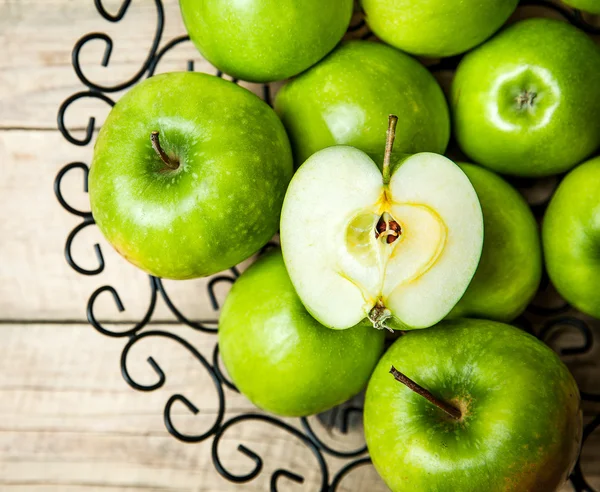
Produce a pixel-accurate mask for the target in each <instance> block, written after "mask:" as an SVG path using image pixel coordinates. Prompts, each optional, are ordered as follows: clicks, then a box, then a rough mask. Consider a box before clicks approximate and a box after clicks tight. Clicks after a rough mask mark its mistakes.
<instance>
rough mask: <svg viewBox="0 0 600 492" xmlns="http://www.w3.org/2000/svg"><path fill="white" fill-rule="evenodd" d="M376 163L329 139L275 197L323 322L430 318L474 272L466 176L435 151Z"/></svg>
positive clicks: (383, 323) (286, 252) (286, 248)
mask: <svg viewBox="0 0 600 492" xmlns="http://www.w3.org/2000/svg"><path fill="white" fill-rule="evenodd" d="M393 118H394V117H390V130H389V131H388V141H387V145H386V157H385V161H384V165H383V172H382V171H380V169H379V168H378V167H377V165H376V164H375V162H374V161H373V160H372V159H371V158H370V157H369V156H368V155H367V154H365V153H364V152H362V151H360V150H358V149H355V148H353V147H347V146H336V147H329V148H327V149H324V150H321V151H319V152H317V153H315V154H314V155H313V156H311V157H310V158H309V159H308V160H307V161H306V162H305V163H304V164H302V166H300V168H299V169H298V171H297V172H296V174H295V176H294V177H293V178H292V181H291V183H290V186H289V188H288V190H287V194H286V197H285V200H284V204H283V210H282V214H281V245H282V249H283V256H284V260H285V264H286V267H287V269H288V272H289V275H290V278H291V280H292V283H293V284H294V287H295V289H296V291H297V293H298V295H299V297H300V299H301V300H302V302H303V303H304V305H305V306H306V308H307V310H308V311H309V312H310V313H311V314H312V315H313V316H314V317H315V318H316V319H317V320H318V321H319V322H321V323H322V324H324V325H325V326H328V327H330V328H335V329H345V328H350V327H352V326H355V325H356V324H357V323H359V322H360V321H361V320H363V319H364V318H369V320H370V321H371V322H372V323H373V326H375V327H376V328H379V329H381V328H387V329H390V330H394V329H403V330H407V329H414V328H426V327H429V326H432V325H434V324H435V323H437V322H438V321H440V320H441V319H443V318H444V317H445V316H446V314H448V313H449V312H450V310H451V309H452V308H453V307H454V305H455V304H456V303H457V302H458V301H459V300H460V298H461V297H462V295H463V294H464V292H465V290H466V289H467V287H468V285H469V282H470V281H471V278H472V277H473V275H474V273H475V270H476V268H477V265H478V263H479V258H480V256H481V250H482V246H483V216H482V213H481V207H480V205H479V200H478V198H477V194H476V193H475V190H474V189H473V186H472V185H471V183H470V182H469V179H468V178H467V177H466V176H465V174H464V173H463V172H462V170H461V169H460V168H459V167H458V166H457V165H456V164H454V163H453V162H452V161H450V160H449V159H447V158H446V157H443V156H441V155H438V154H432V153H419V154H414V155H411V156H407V157H404V158H403V159H402V160H400V161H399V162H398V163H397V164H396V165H395V166H394V168H393V170H390V156H391V151H392V145H393V138H394V128H395V121H394V120H393Z"/></svg>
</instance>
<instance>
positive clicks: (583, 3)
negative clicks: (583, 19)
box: [563, 0, 600, 14]
mask: <svg viewBox="0 0 600 492" xmlns="http://www.w3.org/2000/svg"><path fill="white" fill-rule="evenodd" d="M563 2H564V3H566V4H567V5H570V6H571V7H574V8H576V9H579V10H583V11H584V12H589V13H590V14H600V1H598V0H563Z"/></svg>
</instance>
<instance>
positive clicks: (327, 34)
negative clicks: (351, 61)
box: [179, 0, 354, 82]
mask: <svg viewBox="0 0 600 492" xmlns="http://www.w3.org/2000/svg"><path fill="white" fill-rule="evenodd" d="M179 5H180V7H181V13H182V16H183V21H184V23H185V27H186V29H187V31H188V33H189V35H190V38H191V40H192V41H193V42H194V44H195V45H196V48H197V49H198V51H200V53H201V54H202V56H204V58H206V59H207V60H208V61H209V62H211V63H212V64H213V65H214V66H215V67H217V68H219V69H220V70H222V71H223V72H225V73H227V74H229V75H231V76H233V77H236V78H238V79H242V80H249V81H252V82H273V81H275V80H283V79H287V78H289V77H291V76H293V75H296V74H298V73H300V72H302V71H304V70H306V69H307V68H309V67H310V66H312V65H314V64H315V63H317V62H318V61H319V60H320V59H321V58H323V57H324V56H325V55H326V54H327V53H329V52H330V51H331V50H332V49H333V48H334V47H335V45H336V44H338V42H339V41H340V40H341V39H342V36H344V33H345V32H346V29H347V28H348V25H349V24H350V19H351V17H352V11H353V6H354V2H353V0H328V1H327V2H322V1H320V0H302V1H301V2H298V1H297V0H244V1H243V2H240V1H234V0H202V1H198V0H180V1H179Z"/></svg>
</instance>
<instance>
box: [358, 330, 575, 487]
mask: <svg viewBox="0 0 600 492" xmlns="http://www.w3.org/2000/svg"><path fill="white" fill-rule="evenodd" d="M392 366H394V368H395V369H396V370H397V371H399V372H397V371H394V375H392V374H390V372H391V367H392ZM403 375H404V376H405V377H404V378H403V377H402V376H403ZM406 377H407V378H409V379H410V380H412V381H410V380H409V381H405V379H406ZM395 378H397V379H398V380H399V381H400V380H403V382H405V384H408V385H410V386H413V387H414V384H415V383H416V384H417V385H420V387H421V388H418V387H415V390H416V391H419V392H421V393H423V394H424V396H428V397H429V398H431V401H429V400H428V399H426V398H425V397H424V396H421V394H418V393H417V392H415V391H411V389H409V387H410V386H409V387H406V386H404V385H403V384H400V382H398V381H396V380H395ZM423 389H424V390H425V391H423ZM438 405H439V407H441V408H438ZM448 407H450V408H448ZM442 408H444V410H442ZM446 412H448V413H446ZM364 426H365V436H366V440H367V445H368V447H369V451H370V454H371V458H372V460H373V464H374V465H375V468H376V469H377V471H378V472H379V474H380V475H381V476H382V478H383V480H384V481H385V482H386V483H387V485H388V487H390V489H391V490H392V492H404V491H406V492H413V491H419V492H428V491H431V492H434V491H436V492H440V491H461V492H483V491H485V492H525V491H527V492H550V491H553V490H556V489H557V488H558V487H559V486H560V485H561V484H562V483H563V482H564V481H565V480H566V479H567V477H568V476H569V474H570V471H571V470H572V468H573V465H574V464H575V460H576V458H577V455H578V452H579V448H580V444H581V437H582V415H581V410H580V396H579V391H578V388H577V384H576V383H575V380H574V379H573V377H572V376H571V374H570V372H569V370H568V369H567V368H566V367H565V366H564V364H563V363H562V362H561V361H560V359H559V358H558V356H557V355H556V354H555V353H554V352H552V350H550V349H549V348H548V347H547V346H546V345H544V344H543V343H542V342H540V341H539V340H537V339H536V338H534V337H532V336H531V335H528V334H527V333H525V332H523V331H521V330H518V329H517V328H514V327H512V326H509V325H505V324H502V323H497V322H494V321H484V320H466V319H463V320H456V321H446V322H443V323H440V325H438V326H436V327H434V328H431V329H429V330H423V331H418V332H410V333H408V334H406V335H404V336H402V337H400V338H399V339H398V340H397V341H396V342H395V343H394V344H393V345H392V346H391V347H390V349H389V350H388V351H387V352H386V353H385V355H384V356H383V357H382V359H381V360H380V362H379V364H378V365H377V367H376V369H375V371H374V372H373V376H372V377H371V380H370V381H369V385H368V388H367V394H366V400H365V412H364Z"/></svg>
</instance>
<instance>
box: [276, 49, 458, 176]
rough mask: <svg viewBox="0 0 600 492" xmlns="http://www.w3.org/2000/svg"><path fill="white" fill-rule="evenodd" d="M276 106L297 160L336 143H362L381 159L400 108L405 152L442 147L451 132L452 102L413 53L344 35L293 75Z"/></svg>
mask: <svg viewBox="0 0 600 492" xmlns="http://www.w3.org/2000/svg"><path fill="white" fill-rule="evenodd" d="M275 110H276V111H277V113H278V114H279V116H280V117H281V119H282V121H283V124H284V125H285V127H286V130H287V132H288V135H289V136H290V140H291V143H292V148H293V151H294V161H295V163H296V165H297V166H299V165H300V164H302V163H303V162H304V161H305V160H306V159H307V158H308V157H310V156H311V155H312V154H314V153H315V152H317V151H318V150H321V149H324V148H326V147H331V146H333V145H349V146H351V147H356V148H358V149H360V150H362V151H363V152H366V153H367V154H369V155H370V156H371V157H372V158H373V160H374V161H375V162H377V163H381V162H382V160H383V151H384V147H385V145H384V143H385V134H386V130H387V121H388V116H389V115H390V114H396V115H398V116H399V119H398V127H397V130H396V140H395V143H394V149H395V151H397V152H398V153H408V154H415V153H417V152H435V153H438V154H443V153H444V151H445V150H446V146H447V145H448V140H449V138H450V117H449V112H448V105H447V103H446V99H445V97H444V94H443V93H442V90H441V88H440V86H439V85H438V83H437V82H436V80H435V79H434V78H433V76H432V75H431V73H430V72H428V71H427V69H426V68H425V67H424V66H423V65H421V64H420V63H419V62H418V61H416V60H415V59H413V58H411V57H410V56H409V55H407V54H405V53H402V52H401V51H398V50H396V49H394V48H392V47H390V46H386V45H383V44H378V43H373V42H370V41H351V42H347V43H343V44H342V45H340V46H339V47H338V48H337V49H336V50H334V51H333V52H332V53H331V54H330V55H329V56H328V57H327V58H325V59H324V60H322V61H321V62H320V63H319V64H317V65H315V66H314V67H313V68H311V69H310V70H307V71H306V72H304V73H302V74H301V75H299V76H298V77H296V78H294V79H293V80H291V81H290V82H288V83H287V84H286V85H285V86H284V87H283V88H282V89H281V90H280V91H279V93H278V94H277V97H276V99H275Z"/></svg>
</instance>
